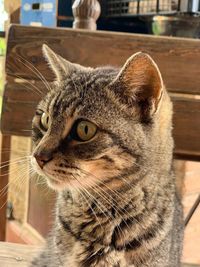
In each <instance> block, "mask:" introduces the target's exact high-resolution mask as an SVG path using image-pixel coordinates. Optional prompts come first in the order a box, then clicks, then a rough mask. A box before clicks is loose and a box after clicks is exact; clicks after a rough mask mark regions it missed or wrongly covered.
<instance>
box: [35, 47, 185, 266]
mask: <svg viewBox="0 0 200 267" xmlns="http://www.w3.org/2000/svg"><path fill="white" fill-rule="evenodd" d="M45 55H46V58H47V59H48V61H49V63H50V65H51V67H52V69H53V71H54V72H55V74H56V75H57V79H58V83H57V86H56V87H55V88H54V89H53V90H52V91H50V92H49V93H48V94H47V96H46V97H45V98H44V99H43V100H42V101H41V102H40V103H39V105H38V109H37V110H38V111H37V113H36V115H35V117H34V119H33V140H34V142H35V150H34V152H33V160H32V163H33V166H34V167H35V169H36V170H37V172H38V173H40V174H42V175H44V176H45V177H46V178H47V183H48V184H49V185H50V187H52V188H53V189H56V190H57V192H58V197H57V203H56V207H55V210H56V216H55V223H54V227H53V229H52V232H51V234H50V235H49V238H48V240H47V245H46V247H45V248H44V250H43V252H42V253H41V254H40V255H39V256H38V257H37V258H36V259H34V260H33V262H32V266H40V267H45V266H48V267H55V266H63V267H89V266H91V267H130V266H132V267H144V266H146V267H147V266H151V267H178V266H180V256H181V250H182V235H183V234H182V233H183V221H182V206H181V203H180V199H179V197H178V194H177V193H176V187H175V177H174V174H173V170H172V150H173V140H172V137H171V128H172V125H171V117H172V105H171V101H170V99H169V96H168V94H167V91H166V90H165V88H164V86H163V84H162V79H161V76H160V73H159V71H158V69H157V66H156V65H155V63H154V62H153V61H152V60H151V59H150V58H149V57H148V56H147V55H145V54H137V55H135V56H133V57H131V58H130V59H129V60H128V61H127V62H126V64H125V65H124V67H123V68H122V69H121V70H118V69H115V68H112V67H103V68H95V69H92V68H84V67H82V66H79V65H74V64H72V63H69V62H67V61H66V60H64V59H62V58H61V57H60V56H58V55H56V54H55V53H54V52H53V51H52V50H50V49H49V48H47V47H46V48H45ZM58 73H59V75H58ZM132 77H134V78H132ZM40 112H46V113H48V114H49V119H50V124H49V128H48V130H47V131H44V130H43V129H41V125H40V117H41V113H40ZM80 118H83V119H87V120H89V121H91V122H93V123H95V124H96V125H97V128H98V130H97V133H96V135H95V136H94V138H92V139H91V140H89V141H87V142H84V143H80V142H77V141H74V140H71V139H70V138H69V133H70V131H71V129H72V127H73V124H74V122H75V121H76V120H77V119H80ZM43 154H45V155H48V156H49V155H51V156H50V159H51V160H48V162H47V163H46V164H45V166H44V167H43V168H42V169H41V168H40V167H39V166H38V164H37V162H36V160H35V157H34V156H35V155H43Z"/></svg>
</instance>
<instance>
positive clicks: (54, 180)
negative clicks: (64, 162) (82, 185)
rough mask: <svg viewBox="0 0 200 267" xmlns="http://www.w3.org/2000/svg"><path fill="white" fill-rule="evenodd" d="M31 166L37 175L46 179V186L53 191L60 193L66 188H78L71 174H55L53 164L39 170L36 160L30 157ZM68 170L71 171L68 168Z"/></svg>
mask: <svg viewBox="0 0 200 267" xmlns="http://www.w3.org/2000/svg"><path fill="white" fill-rule="evenodd" d="M31 164H32V166H33V168H34V170H35V171H36V172H37V173H38V174H39V175H41V176H43V177H45V178H46V181H47V184H48V186H49V187H50V188H52V189H53V190H57V191H61V190H64V189H66V188H74V187H78V185H79V183H78V182H76V179H75V178H74V175H73V174H72V172H66V171H65V173H64V172H63V173H56V170H55V168H54V164H52V163H47V164H46V165H45V166H44V167H43V168H41V167H40V166H39V164H38V163H37V161H36V159H35V158H34V157H32V158H31ZM68 169H69V170H71V168H70V167H69V168H68Z"/></svg>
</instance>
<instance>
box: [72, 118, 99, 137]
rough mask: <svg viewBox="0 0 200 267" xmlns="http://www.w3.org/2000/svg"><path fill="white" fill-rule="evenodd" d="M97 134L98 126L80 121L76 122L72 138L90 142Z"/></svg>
mask: <svg viewBox="0 0 200 267" xmlns="http://www.w3.org/2000/svg"><path fill="white" fill-rule="evenodd" d="M96 132H97V126H96V125H95V124H94V123H92V122H90V121H86V120H79V121H77V122H75V124H74V126H73V127H72V131H71V138H72V139H74V140H77V141H82V142H85V141H89V140H90V139H92V138H93V137H94V136H95V134H96Z"/></svg>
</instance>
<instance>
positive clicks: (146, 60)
mask: <svg viewBox="0 0 200 267" xmlns="http://www.w3.org/2000/svg"><path fill="white" fill-rule="evenodd" d="M120 80H121V81H122V82H123V83H124V84H125V85H126V90H125V91H126V92H124V93H125V94H126V96H128V97H131V98H132V97H133V96H134V98H135V99H136V100H138V101H143V100H148V99H151V100H153V102H154V103H155V106H156V107H157V105H158V103H159V100H160V96H161V92H162V87H163V85H162V78H161V75H160V72H159V70H158V67H157V66H156V64H155V63H154V61H153V60H152V59H151V58H150V56H148V55H147V54H144V53H138V54H136V55H133V56H132V57H131V58H130V59H129V60H128V61H127V62H126V64H125V66H124V67H123V69H122V71H121V74H120Z"/></svg>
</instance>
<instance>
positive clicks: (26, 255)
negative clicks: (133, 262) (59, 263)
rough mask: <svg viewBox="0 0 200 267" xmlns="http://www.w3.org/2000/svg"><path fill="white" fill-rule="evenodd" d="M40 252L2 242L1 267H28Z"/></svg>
mask: <svg viewBox="0 0 200 267" xmlns="http://www.w3.org/2000/svg"><path fill="white" fill-rule="evenodd" d="M39 250H40V248H39V247H34V246H28V245H20V244H12V243H3V242H0V266H1V267H16V266H20V267H28V266H29V264H30V262H31V260H32V259H33V257H34V256H35V255H37V253H38V251H39ZM182 267H200V265H196V264H186V263H183V264H182Z"/></svg>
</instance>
